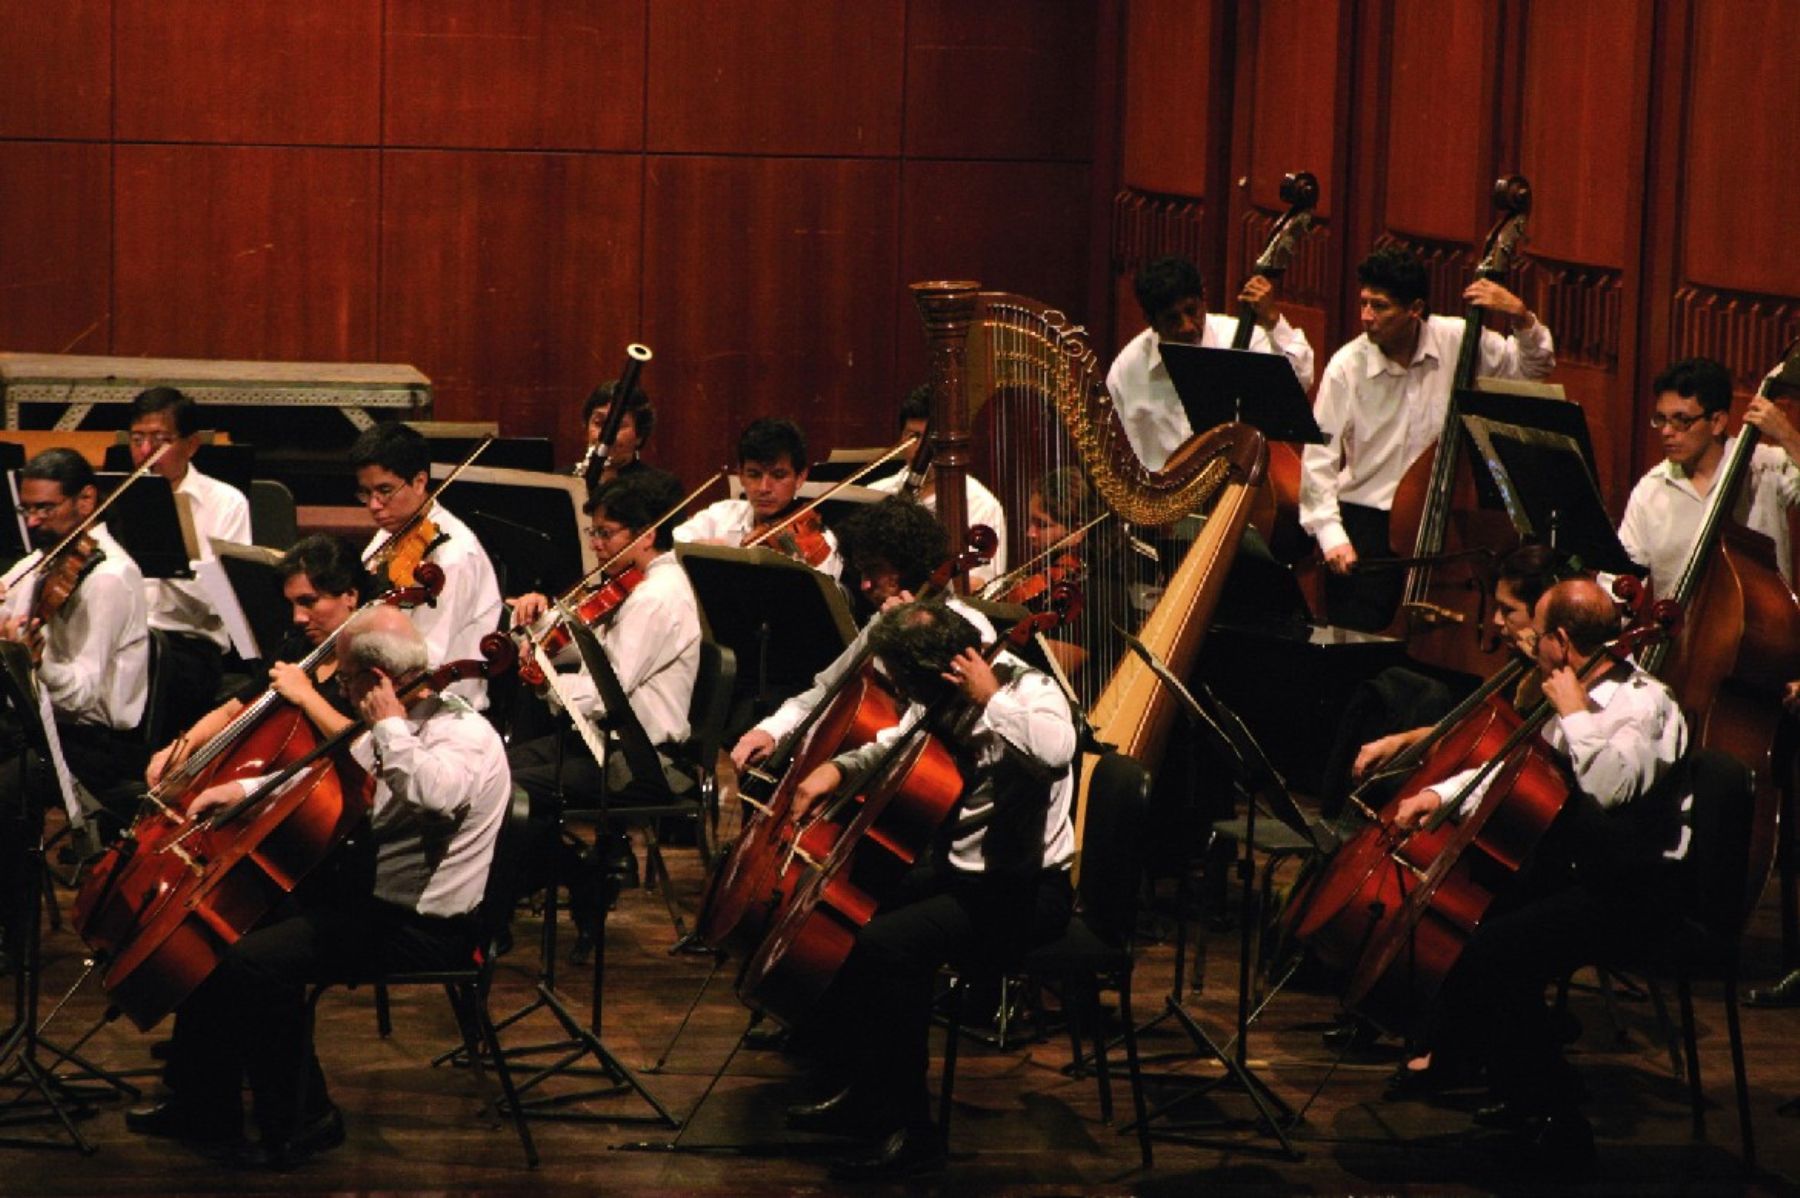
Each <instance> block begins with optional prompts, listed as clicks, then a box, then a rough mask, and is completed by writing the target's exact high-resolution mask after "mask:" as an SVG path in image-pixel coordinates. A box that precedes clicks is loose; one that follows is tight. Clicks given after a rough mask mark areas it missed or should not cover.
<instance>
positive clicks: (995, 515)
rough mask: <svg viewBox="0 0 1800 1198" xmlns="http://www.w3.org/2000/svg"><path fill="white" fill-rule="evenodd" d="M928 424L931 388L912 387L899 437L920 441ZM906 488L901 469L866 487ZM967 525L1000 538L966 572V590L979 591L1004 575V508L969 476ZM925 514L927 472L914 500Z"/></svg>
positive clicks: (932, 500) (932, 491) (930, 474)
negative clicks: (986, 557)
mask: <svg viewBox="0 0 1800 1198" xmlns="http://www.w3.org/2000/svg"><path fill="white" fill-rule="evenodd" d="M930 421H931V387H930V386H929V385H926V386H921V387H915V388H913V390H912V392H911V393H910V394H909V395H907V397H906V398H905V399H904V400H902V401H901V403H900V435H901V436H902V437H923V436H925V435H926V426H927V425H928V424H929V423H930ZM905 484H906V471H905V469H901V470H900V471H899V472H897V473H895V474H890V475H888V476H887V477H885V478H881V479H877V480H876V481H875V482H873V483H871V484H869V486H870V489H871V490H875V491H886V492H888V493H889V494H890V495H892V494H898V493H899V491H900V488H901V487H902V486H904V485H905ZM963 484H964V487H963V489H964V493H965V494H966V495H967V496H968V499H967V501H966V504H967V506H966V508H965V511H966V514H967V516H968V525H969V527H971V528H973V527H974V526H975V525H977V524H985V525H987V526H988V527H989V528H991V529H993V530H994V535H995V536H997V537H999V538H1000V542H999V548H998V549H996V550H995V551H994V558H993V560H992V561H990V562H989V563H988V564H987V565H985V566H983V567H982V568H980V569H979V570H971V571H969V586H970V587H971V588H972V589H977V590H978V589H980V588H981V587H983V586H986V585H987V583H988V582H989V581H991V580H992V579H995V578H998V577H999V576H1000V575H1002V574H1004V573H1006V508H1005V507H1004V506H1002V504H1001V503H1000V499H999V497H998V496H997V495H995V494H994V493H993V492H992V491H990V490H988V489H987V487H986V486H985V485H983V483H982V481H981V480H980V479H978V478H976V477H975V476H974V475H973V474H965V475H964V476H963ZM916 498H917V499H918V501H919V502H920V503H921V504H922V505H924V507H925V510H926V511H929V512H935V511H937V473H936V471H933V470H930V469H927V470H926V472H925V481H924V482H923V483H922V484H920V486H919V492H918V495H917V496H916Z"/></svg>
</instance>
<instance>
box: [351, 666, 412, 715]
mask: <svg viewBox="0 0 1800 1198" xmlns="http://www.w3.org/2000/svg"><path fill="white" fill-rule="evenodd" d="M373 673H374V675H375V681H374V682H372V683H370V684H369V689H368V690H367V691H365V692H363V697H362V698H361V699H358V700H357V702H356V710H357V711H358V712H360V713H362V718H363V719H365V720H367V721H369V723H371V724H374V723H378V722H379V721H381V720H385V719H391V718H394V717H400V718H405V716H406V707H405V706H404V705H403V704H402V703H401V702H400V696H399V695H397V694H395V693H394V680H393V679H392V678H389V677H388V676H387V675H386V674H385V673H383V672H382V671H380V670H375V671H373Z"/></svg>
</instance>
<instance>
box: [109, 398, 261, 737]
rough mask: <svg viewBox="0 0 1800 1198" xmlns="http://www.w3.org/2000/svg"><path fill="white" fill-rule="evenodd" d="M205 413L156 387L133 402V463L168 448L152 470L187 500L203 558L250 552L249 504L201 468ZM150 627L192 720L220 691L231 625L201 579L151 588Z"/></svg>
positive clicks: (171, 691)
mask: <svg viewBox="0 0 1800 1198" xmlns="http://www.w3.org/2000/svg"><path fill="white" fill-rule="evenodd" d="M200 422H201V411H200V406H199V405H198V404H196V403H195V402H194V401H193V399H192V398H191V397H189V396H188V395H186V394H185V393H183V392H181V391H179V390H177V389H175V388H174V387H152V388H150V389H149V390H147V391H141V392H139V393H138V395H137V398H135V399H133V400H132V401H131V433H130V437H131V464H132V465H133V466H134V467H137V466H142V465H143V464H144V463H145V462H147V461H149V460H150V457H151V456H152V455H153V454H155V453H156V451H157V450H158V449H161V448H162V447H163V446H165V445H167V446H168V449H167V451H166V452H164V453H163V455H162V457H161V458H159V459H157V462H156V465H155V466H153V467H151V469H152V470H154V471H155V472H156V473H157V474H160V475H162V476H163V477H164V478H166V479H168V480H169V486H170V487H171V488H173V489H174V491H175V493H176V494H178V495H185V496H186V497H187V501H188V510H189V511H190V512H191V513H192V514H193V518H194V535H195V536H196V537H197V538H198V540H199V542H200V557H201V558H202V559H206V558H210V557H211V556H212V542H213V541H214V540H220V541H230V542H232V543H234V544H238V545H248V544H250V543H251V540H252V537H251V533H250V501H249V500H248V499H246V498H244V493H243V492H242V491H240V490H238V489H237V488H236V487H234V486H232V485H231V484H230V483H226V482H221V481H219V480H218V479H216V478H213V477H211V476H210V475H207V474H203V473H201V472H200V470H199V469H197V468H196V467H195V466H194V464H193V461H194V454H195V452H196V451H198V450H199V448H200V428H201V424H200ZM144 588H145V594H146V597H147V598H148V600H149V603H150V627H152V628H160V629H162V630H163V631H164V632H166V633H168V638H167V640H166V642H165V643H166V645H167V647H168V651H167V653H166V655H165V656H164V657H163V659H162V661H161V662H160V663H159V665H158V667H157V668H158V669H159V670H161V671H163V673H164V677H165V678H166V679H167V682H166V685H165V686H164V687H163V691H164V693H166V694H168V695H169V696H170V697H171V699H170V701H171V702H172V703H173V704H174V705H175V708H176V710H175V711H174V712H173V713H172V715H173V718H174V719H175V721H176V722H177V723H181V724H185V723H188V722H189V721H190V720H193V719H194V718H196V717H197V716H199V715H200V713H201V712H203V711H205V710H206V709H207V708H208V707H209V706H211V704H212V699H213V696H214V694H215V693H217V691H218V689H219V676H220V674H221V672H222V669H223V661H224V655H225V654H226V653H228V652H229V651H230V650H231V638H230V637H229V636H227V635H226V633H225V622H224V621H223V620H222V619H220V618H219V613H218V612H217V611H216V610H214V608H213V604H212V600H211V599H209V598H208V597H207V595H206V591H205V590H204V589H203V588H202V587H201V585H200V583H199V582H198V581H195V580H191V579H190V580H188V581H182V580H180V579H173V578H159V579H156V580H154V581H147V582H145V584H144Z"/></svg>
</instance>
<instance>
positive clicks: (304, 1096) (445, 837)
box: [126, 607, 512, 1169]
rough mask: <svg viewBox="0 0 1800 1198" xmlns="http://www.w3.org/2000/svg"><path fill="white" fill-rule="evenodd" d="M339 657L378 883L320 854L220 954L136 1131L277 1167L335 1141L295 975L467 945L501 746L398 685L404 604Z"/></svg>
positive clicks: (371, 965) (434, 698)
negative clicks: (276, 903)
mask: <svg viewBox="0 0 1800 1198" xmlns="http://www.w3.org/2000/svg"><path fill="white" fill-rule="evenodd" d="M337 653H338V671H337V676H338V678H339V680H340V681H341V682H342V683H343V685H344V686H345V687H346V688H347V690H348V693H349V695H350V697H351V699H352V701H354V702H355V704H356V706H357V710H358V712H359V713H360V715H361V718H362V720H363V722H364V723H365V725H366V726H367V727H368V728H369V732H368V733H367V734H365V735H363V736H361V737H359V738H358V739H357V740H356V741H354V742H353V744H352V745H351V749H350V753H351V756H352V757H353V758H354V759H355V761H356V763H357V764H358V765H360V766H361V767H362V768H363V769H364V770H367V771H369V772H370V773H372V774H373V775H374V778H375V796H374V805H373V808H372V810H371V814H370V816H369V836H370V840H371V841H372V848H373V850H374V857H375V867H374V886H373V890H372V891H371V890H370V889H368V881H367V875H366V874H364V875H360V877H359V875H358V874H357V872H356V871H354V870H348V871H345V872H343V873H340V874H338V875H337V876H333V863H332V862H330V861H328V862H326V863H325V865H323V866H321V867H320V869H319V870H318V871H315V874H314V875H312V876H311V877H309V878H308V879H307V880H305V881H304V882H302V884H301V887H300V889H299V890H298V891H296V894H295V899H296V903H295V906H294V909H293V910H291V911H287V912H284V913H282V914H278V915H275V916H273V917H271V918H270V919H269V920H267V921H265V922H264V923H263V924H262V925H261V926H259V927H257V928H256V929H255V930H254V931H252V932H250V933H249V934H248V935H246V936H244V937H242V938H241V939H240V940H238V942H237V943H236V944H233V945H232V946H231V947H230V948H229V949H227V950H226V951H225V954H224V959H223V960H222V961H221V962H220V964H219V966H218V968H217V969H216V970H215V971H214V972H213V973H212V975H211V976H210V977H208V978H207V979H206V980H205V981H204V982H202V983H201V984H200V986H199V988H198V989H196V990H195V991H194V992H193V993H192V994H191V995H190V996H189V997H188V998H187V999H186V1001H184V1002H183V1003H182V1004H181V1006H180V1008H179V1009H178V1010H177V1011H176V1016H175V1035H174V1040H173V1043H172V1045H171V1051H170V1057H169V1066H168V1070H167V1072H166V1074H165V1080H166V1081H167V1083H168V1085H169V1089H170V1092H171V1094H172V1097H171V1098H169V1099H168V1100H166V1101H164V1102H161V1103H158V1104H155V1105H152V1106H148V1107H143V1108H139V1109H137V1110H134V1111H132V1112H130V1113H129V1114H127V1116H126V1127H127V1128H129V1129H130V1130H132V1131H134V1132H137V1133H138V1134H140V1135H152V1136H164V1137H169V1138H174V1139H180V1140H183V1141H185V1142H187V1143H189V1144H191V1145H192V1146H194V1147H196V1148H199V1149H200V1150H202V1151H204V1152H206V1153H208V1154H209V1155H214V1156H223V1157H226V1158H228V1159H232V1160H233V1161H234V1162H235V1163H239V1164H248V1165H259V1166H264V1167H270V1168H278V1169H279V1168H290V1167H292V1166H294V1165H295V1164H298V1163H299V1162H301V1161H303V1160H305V1159H306V1158H307V1157H309V1156H311V1155H313V1154H315V1153H318V1152H323V1151H325V1150H327V1149H330V1148H334V1147H336V1146H337V1145H338V1144H341V1143H342V1142H343V1140H344V1120H343V1116H342V1114H341V1113H340V1112H339V1111H338V1108H337V1107H336V1106H334V1105H332V1102H331V1099H330V1097H329V1096H328V1095H327V1093H326V1090H325V1078H324V1075H323V1074H322V1073H321V1072H320V1070H319V1061H318V1057H317V1055H316V1054H315V1053H314V1052H313V1046H312V1029H311V1027H310V1026H309V1020H308V1018H307V1010H306V1005H305V993H304V988H303V987H304V983H306V982H309V981H319V980H328V979H333V978H345V977H351V978H354V977H359V976H367V975H369V974H370V973H373V972H378V971H383V970H435V969H449V968H458V967H462V966H464V965H467V964H468V962H469V961H470V958H471V954H472V953H473V952H474V949H475V946H476V942H477V936H478V929H477V928H476V927H475V921H474V920H473V919H472V918H471V917H472V915H473V914H474V912H475V909H476V907H477V906H478V905H479V904H480V903H481V901H482V898H483V895H484V893H485V891H486V888H487V882H488V870H489V867H490V865H491V864H492V862H493V857H494V845H495V843H496V840H497V838H498V836H499V832H500V826H501V824H502V822H504V820H505V818H506V812H507V808H508V805H509V798H510V796H511V793H512V784H511V781H510V779H509V778H508V776H507V771H506V752H505V747H504V746H503V745H502V744H501V742H500V737H499V735H498V734H497V733H496V732H495V731H494V729H493V727H492V726H491V725H490V724H489V723H488V722H487V720H485V719H483V718H482V717H481V716H480V715H477V714H476V713H475V711H474V710H473V709H472V708H470V707H469V705H468V704H467V703H465V702H463V701H462V700H460V699H457V698H456V697H455V696H454V695H449V694H443V695H438V694H433V693H431V692H430V691H427V690H416V691H414V692H413V693H411V694H410V695H408V696H407V697H406V698H404V699H402V698H400V697H399V693H398V692H400V691H404V690H405V689H406V687H407V686H408V685H409V684H410V683H412V682H413V681H414V680H415V679H416V678H418V677H419V676H420V675H421V674H422V673H423V672H424V670H425V668H426V664H425V663H426V646H425V642H424V640H423V638H422V637H421V636H420V635H419V633H418V631H417V630H416V629H415V628H414V627H413V626H412V625H411V624H410V623H409V622H408V621H407V619H406V616H405V615H404V614H403V613H401V612H400V611H398V610H396V609H394V608H391V607H380V608H374V609H371V610H369V611H366V612H363V613H361V614H359V615H358V616H356V617H355V618H354V619H353V620H352V621H351V622H350V624H349V625H348V626H347V627H346V628H345V630H344V634H343V635H342V636H341V637H340V638H339V640H338V646H337ZM339 768H340V769H341V768H343V767H339ZM261 781H262V780H260V779H246V780H244V781H242V782H226V783H223V784H221V785H219V786H215V787H212V788H209V789H208V790H205V791H203V792H201V793H200V794H199V795H196V796H195V797H194V800H193V803H192V805H191V806H190V807H189V808H188V813H189V815H190V816H192V817H194V818H200V817H201V816H204V815H207V814H209V813H212V812H215V811H217V810H219V809H221V808H223V807H225V806H228V805H229V804H232V803H235V802H237V801H239V800H241V799H242V798H243V797H244V796H245V795H246V794H249V793H253V792H254V790H255V788H256V787H257V785H259V783H260V782H261ZM246 1079H248V1081H249V1088H250V1091H251V1093H252V1095H253V1096H254V1098H255V1121H256V1123H257V1125H258V1127H259V1128H260V1130H261V1140H260V1142H259V1143H258V1144H254V1145H251V1144H246V1143H245V1142H244V1141H243V1139H242V1133H243V1111H242V1105H241V1104H242V1091H243V1088H244V1082H245V1080H246ZM296 1102H298V1103H299V1104H300V1105H299V1107H298V1110H296V1107H295V1104H296Z"/></svg>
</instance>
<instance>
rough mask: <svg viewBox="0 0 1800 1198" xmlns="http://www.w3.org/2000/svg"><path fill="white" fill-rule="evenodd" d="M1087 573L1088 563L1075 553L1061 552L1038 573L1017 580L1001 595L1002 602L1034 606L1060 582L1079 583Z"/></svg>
mask: <svg viewBox="0 0 1800 1198" xmlns="http://www.w3.org/2000/svg"><path fill="white" fill-rule="evenodd" d="M1086 573H1087V564H1086V563H1085V562H1083V561H1082V560H1081V558H1079V557H1077V556H1076V555H1075V554H1073V553H1061V554H1058V555H1057V556H1056V557H1055V558H1053V559H1051V561H1050V564H1049V565H1047V566H1045V567H1044V568H1043V569H1042V570H1039V571H1038V572H1037V573H1036V574H1028V575H1026V576H1025V577H1024V578H1021V579H1020V580H1019V581H1018V582H1015V583H1014V584H1013V585H1012V586H1011V587H1010V588H1009V589H1008V590H1007V591H1006V593H1005V594H1003V595H1002V596H1001V597H1000V602H1002V603H1015V604H1017V605H1019V606H1020V607H1032V606H1034V605H1036V604H1038V603H1039V602H1041V601H1042V600H1043V598H1044V597H1045V596H1046V595H1049V594H1051V593H1052V591H1053V590H1054V589H1055V587H1056V585H1057V584H1058V583H1064V582H1070V583H1077V582H1080V581H1081V580H1082V577H1083V576H1084V575H1085V574H1086Z"/></svg>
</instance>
